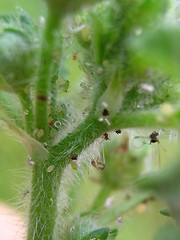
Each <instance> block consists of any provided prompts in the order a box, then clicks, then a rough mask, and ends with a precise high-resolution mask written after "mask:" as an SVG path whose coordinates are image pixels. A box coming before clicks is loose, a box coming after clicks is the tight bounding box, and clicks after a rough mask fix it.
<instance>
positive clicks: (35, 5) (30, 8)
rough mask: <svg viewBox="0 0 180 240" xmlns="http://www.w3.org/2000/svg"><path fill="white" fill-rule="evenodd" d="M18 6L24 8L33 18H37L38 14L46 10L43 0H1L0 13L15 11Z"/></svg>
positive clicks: (42, 13)
mask: <svg viewBox="0 0 180 240" xmlns="http://www.w3.org/2000/svg"><path fill="white" fill-rule="evenodd" d="M18 7H20V8H22V9H24V10H25V11H26V12H27V13H28V14H29V15H30V16H31V17H32V18H33V19H34V20H37V19H38V18H39V16H41V15H44V14H45V12H46V8H45V4H44V1H43V0H42V1H41V0H31V1H27V0H17V1H15V0H7V1H5V0H1V2H0V13H3V14H4V13H9V12H15V11H16V9H17V8H18Z"/></svg>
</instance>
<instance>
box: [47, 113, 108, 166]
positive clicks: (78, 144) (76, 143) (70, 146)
mask: <svg viewBox="0 0 180 240" xmlns="http://www.w3.org/2000/svg"><path fill="white" fill-rule="evenodd" d="M106 130H107V124H106V123H104V122H100V121H99V120H98V118H97V116H95V115H94V114H90V115H89V116H88V117H87V118H86V119H85V121H84V122H82V123H81V124H80V125H79V126H78V127H77V128H76V129H75V131H74V132H72V133H70V134H68V135H67V136H66V137H65V138H64V139H63V140H61V141H60V142H59V143H58V144H57V145H55V146H53V147H52V148H51V150H50V154H51V155H52V156H53V157H54V159H55V164H56V165H57V167H60V168H61V167H62V166H66V165H67V164H68V163H69V161H70V157H73V156H75V155H77V156H78V155H79V154H80V153H81V152H82V150H84V149H86V148H87V147H88V146H89V145H90V144H91V143H93V142H94V141H95V140H96V139H97V138H98V137H100V136H102V135H103V134H104V133H105V131H106Z"/></svg>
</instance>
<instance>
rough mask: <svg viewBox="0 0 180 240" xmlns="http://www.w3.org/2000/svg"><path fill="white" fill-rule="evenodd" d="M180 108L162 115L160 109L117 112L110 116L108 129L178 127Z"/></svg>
mask: <svg viewBox="0 0 180 240" xmlns="http://www.w3.org/2000/svg"><path fill="white" fill-rule="evenodd" d="M179 118H180V110H179V109H177V111H176V112H174V114H172V115H169V116H167V115H163V113H161V111H160V109H158V110H156V111H148V112H146V111H137V112H132V113H118V114H116V115H115V116H113V117H112V118H110V122H111V126H110V127H109V130H115V129H119V128H131V127H161V128H162V127H174V128H176V127H179V124H180V122H179Z"/></svg>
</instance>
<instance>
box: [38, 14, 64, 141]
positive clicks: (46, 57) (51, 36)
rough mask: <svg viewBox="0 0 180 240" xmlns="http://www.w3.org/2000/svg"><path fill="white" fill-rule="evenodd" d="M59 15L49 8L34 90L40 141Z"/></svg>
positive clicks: (45, 126) (45, 124)
mask: <svg viewBox="0 0 180 240" xmlns="http://www.w3.org/2000/svg"><path fill="white" fill-rule="evenodd" d="M59 19H60V16H59V15H57V14H54V13H53V12H52V11H50V10H49V14H48V17H47V19H46V26H45V30H44V36H43V40H42V41H43V42H42V49H41V56H40V66H39V77H38V81H37V91H36V109H35V116H36V128H37V129H42V130H43V136H42V137H41V139H40V141H41V142H44V141H46V140H47V137H48V97H49V93H50V82H51V73H52V65H53V64H52V60H53V54H54V52H55V48H56V41H55V39H56V32H57V30H58V27H59V22H60V21H59Z"/></svg>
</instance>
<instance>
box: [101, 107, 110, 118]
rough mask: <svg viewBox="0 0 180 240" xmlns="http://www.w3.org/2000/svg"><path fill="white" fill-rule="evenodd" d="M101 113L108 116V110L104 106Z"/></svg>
mask: <svg viewBox="0 0 180 240" xmlns="http://www.w3.org/2000/svg"><path fill="white" fill-rule="evenodd" d="M102 115H103V116H104V117H106V116H109V111H108V110H107V109H106V108H104V109H103V111H102Z"/></svg>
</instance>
